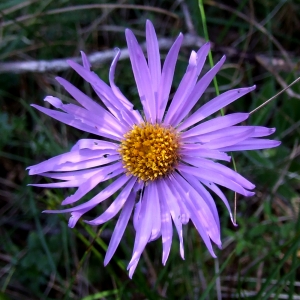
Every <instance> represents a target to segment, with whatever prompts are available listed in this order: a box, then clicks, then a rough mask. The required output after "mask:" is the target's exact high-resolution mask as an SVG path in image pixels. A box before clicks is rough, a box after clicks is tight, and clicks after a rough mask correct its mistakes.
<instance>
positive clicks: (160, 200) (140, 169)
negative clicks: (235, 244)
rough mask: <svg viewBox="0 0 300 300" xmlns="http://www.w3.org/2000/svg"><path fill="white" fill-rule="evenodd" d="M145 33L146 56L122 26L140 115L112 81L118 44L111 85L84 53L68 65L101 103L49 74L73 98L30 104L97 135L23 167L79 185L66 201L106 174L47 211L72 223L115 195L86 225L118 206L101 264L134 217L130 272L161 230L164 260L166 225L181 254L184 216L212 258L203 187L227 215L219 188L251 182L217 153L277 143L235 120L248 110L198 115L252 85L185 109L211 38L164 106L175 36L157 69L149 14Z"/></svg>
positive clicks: (214, 227) (210, 212)
mask: <svg viewBox="0 0 300 300" xmlns="http://www.w3.org/2000/svg"><path fill="white" fill-rule="evenodd" d="M146 39H147V57H148V60H146V58H145V56H144V54H143V51H142V49H141V47H140V46H139V44H138V42H137V40H136V38H135V36H134V35H133V33H132V32H131V31H130V30H129V29H127V30H126V40H127V45H128V50H129V55H130V61H131V65H132V70H133V74H134V78H135V81H136V84H137V89H138V93H139V97H140V100H141V103H142V106H143V112H139V111H137V110H134V108H133V105H132V104H131V103H130V102H129V101H128V100H127V98H126V97H125V96H124V95H123V94H122V93H121V91H120V90H119V88H118V87H117V86H116V85H115V82H114V74H115V68H116V65H117V62H118V59H119V57H120V50H119V49H118V50H117V52H116V56H115V58H114V60H113V62H112V65H111V67H110V71H109V83H110V86H109V85H107V84H106V83H105V82H103V81H102V80H101V79H100V78H99V77H98V76H97V75H96V74H95V73H94V72H92V71H91V70H90V64H89V62H88V59H87V57H86V55H85V54H84V53H81V54H82V60H83V66H81V65H79V64H77V63H75V62H73V61H69V62H68V63H69V65H70V66H71V67H72V68H73V69H74V70H75V71H76V72H77V73H78V74H79V75H80V76H81V77H82V78H84V79H85V80H86V81H87V82H89V83H90V84H91V86H92V87H93V89H94V91H95V92H96V94H97V95H98V96H99V98H100V99H101V100H102V101H103V103H104V104H105V106H106V108H103V107H102V106H100V105H98V104H97V103H96V102H94V101H93V100H92V99H91V98H89V97H88V96H87V95H85V94H83V93H82V92H81V91H80V90H78V89H77V88H76V87H75V86H73V85H72V84H71V83H69V82H68V81H66V80H65V79H63V78H60V77H58V78H56V79H57V81H58V82H59V83H60V84H61V85H62V86H63V87H64V88H65V89H66V90H67V91H68V92H69V93H70V95H71V96H72V97H74V99H75V100H77V102H79V105H74V104H63V103H62V102H61V100H60V99H58V98H56V97H52V96H47V97H46V98H45V101H47V102H49V103H50V104H52V105H53V106H54V107H55V108H57V109H60V111H57V110H52V109H47V108H44V107H41V106H38V105H32V106H33V107H35V108H36V109H38V110H40V111H41V112H43V113H45V114H47V115H49V116H51V117H52V118H54V119H56V120H59V121H61V122H63V123H65V124H68V125H71V126H73V127H75V128H78V129H80V130H82V131H85V132H89V133H92V134H94V135H96V136H99V139H82V140H79V141H78V142H77V143H76V144H75V145H74V146H73V148H72V149H71V151H70V152H67V153H64V154H61V155H58V156H56V157H53V158H50V159H48V160H46V161H44V162H42V163H40V164H37V165H34V166H31V167H29V168H28V169H29V170H30V171H29V174H30V175H35V174H39V175H41V176H45V177H49V178H54V179H58V180H60V181H59V182H55V183H46V184H33V185H34V186H39V187H44V188H66V187H77V188H78V189H77V191H76V192H75V193H74V194H73V195H71V196H69V197H67V198H66V199H65V200H64V201H63V202H62V205H66V204H74V203H75V202H77V201H79V200H80V199H81V198H82V197H83V196H84V195H86V194H87V193H88V192H89V191H91V190H92V189H93V188H94V187H96V186H97V185H98V184H100V183H101V182H105V181H107V180H110V179H114V180H113V182H112V183H111V184H109V185H108V186H107V187H106V188H104V189H103V190H102V191H101V192H100V193H98V194H97V195H96V196H94V197H93V198H92V199H90V200H89V201H87V202H85V203H83V204H80V205H77V206H72V207H70V208H67V209H63V210H50V211H49V210H47V211H45V212H46V213H71V217H70V220H69V226H70V227H74V226H75V224H76V222H77V221H78V219H79V218H80V217H81V216H82V215H84V214H85V213H86V212H88V211H89V210H91V209H93V208H94V207H95V206H97V205H99V204H100V203H101V202H102V201H105V200H107V199H109V197H110V196H111V195H113V194H114V193H116V192H119V194H118V196H117V197H116V199H115V200H114V201H113V202H112V203H111V204H110V206H109V207H108V209H107V210H106V211H105V212H103V213H102V214H101V215H100V216H99V217H97V218H95V219H94V220H91V221H85V222H86V223H88V224H91V225H100V224H103V223H105V222H106V221H108V220H110V219H111V218H113V217H114V216H116V215H117V214H118V213H119V212H120V211H121V213H120V216H119V219H118V221H117V224H116V227H115V229H114V232H113V235H112V237H111V240H110V243H109V246H108V250H107V253H106V256H105V260H104V264H105V265H106V264H108V262H109V261H110V259H111V258H112V256H113V255H114V253H115V251H116V248H117V247H118V245H119V243H120V240H121V238H122V236H123V234H124V231H125V228H126V226H127V224H128V221H129V219H130V216H131V215H132V214H133V224H134V228H135V232H136V236H135V242H134V247H133V254H132V258H131V260H130V262H129V265H128V269H129V276H130V277H132V275H133V273H134V271H135V268H136V266H137V264H138V261H139V259H140V256H141V254H142V252H143V250H144V248H145V246H146V244H147V243H148V242H150V241H153V240H155V239H158V238H159V237H161V238H162V247H163V254H162V263H163V264H165V263H166V261H167V259H168V256H169V252H170V248H171V243H172V235H173V225H172V224H173V223H174V225H175V228H176V231H177V234H178V236H179V240H180V254H181V257H182V258H184V247H183V236H182V225H184V224H187V223H188V222H189V220H191V221H192V222H193V223H194V225H195V227H196V229H197V230H198V232H199V234H200V235H201V237H202V239H203V241H204V243H205V245H206V246H207V248H208V250H209V252H210V253H211V255H212V256H213V257H216V256H215V253H214V250H213V247H212V242H214V243H215V244H216V245H217V246H218V247H220V248H221V239H220V223H219V216H218V212H217V209H216V205H215V202H214V199H213V197H212V196H211V194H210V192H211V191H213V192H214V193H215V194H217V195H218V196H219V198H221V200H222V201H223V202H224V204H225V206H226V207H227V209H228V211H229V213H230V217H231V220H232V222H233V218H232V214H231V210H230V206H229V203H228V200H227V199H226V197H225V195H224V194H223V192H222V191H221V190H220V188H219V187H218V185H220V186H223V187H227V188H229V189H231V190H233V191H234V192H237V193H239V194H242V195H244V196H246V197H248V196H252V195H253V194H254V193H253V192H251V191H249V190H253V189H254V187H255V186H254V185H253V184H252V183H251V182H249V181H248V180H247V179H245V178H244V177H242V176H241V175H239V174H238V173H236V172H235V171H233V170H231V169H230V168H228V167H226V166H225V165H223V164H220V163H218V162H216V160H223V161H226V162H229V161H230V156H229V155H228V154H227V153H226V152H228V151H230V152H231V151H238V150H256V149H266V148H272V147H276V146H278V145H279V144H280V142H278V141H274V140H269V139H262V138H261V137H264V136H268V135H270V134H272V133H273V132H274V131H275V129H274V128H266V127H260V126H237V124H238V123H240V122H243V121H245V120H247V118H248V117H249V114H248V113H232V114H228V115H225V116H219V117H216V118H213V119H210V120H205V119H206V118H207V117H209V116H211V115H212V114H213V113H215V112H218V111H219V110H220V109H222V108H223V107H225V106H226V105H228V104H230V103H232V102H233V101H235V100H237V99H238V98H240V97H242V96H243V95H245V94H247V93H249V92H250V91H253V90H254V89H255V86H253V87H249V88H239V89H234V90H230V91H227V92H225V93H223V94H221V95H219V96H217V97H215V98H214V99H212V100H211V101H209V102H208V103H206V104H204V105H203V106H201V107H200V108H198V109H197V110H195V112H193V113H191V110H192V108H193V107H194V106H195V104H196V103H197V101H198V99H199V98H200V97H201V96H202V94H203V93H204V92H205V90H206V88H207V87H208V85H209V84H210V83H211V81H212V79H213V77H214V76H215V75H216V73H217V72H218V71H219V70H220V68H221V67H222V65H223V63H224V61H225V56H223V57H222V58H221V60H220V61H219V62H218V63H217V64H216V65H215V66H214V67H213V68H212V69H211V70H210V71H209V72H207V73H206V74H205V75H203V76H202V77H201V78H200V79H199V80H198V77H199V74H200V72H201V70H202V68H203V65H204V63H205V60H206V57H207V54H208V52H209V49H210V45H209V43H206V44H205V45H204V46H203V47H201V48H200V49H199V50H198V52H195V51H192V53H191V56H190V59H189V64H188V67H187V70H186V73H185V74H184V76H183V78H182V80H181V82H180V84H179V87H178V89H177V91H176V93H175V94H174V97H173V99H172V101H170V104H169V107H168V108H167V104H168V99H169V96H170V90H171V85H172V80H173V75H174V69H175V65H176V61H177V57H178V52H179V49H180V45H181V42H182V40H183V35H182V34H180V35H179V36H178V38H177V39H176V41H175V42H174V44H173V46H172V47H171V49H170V51H169V53H168V55H167V57H166V60H165V62H164V64H163V67H161V61H160V54H159V47H158V41H157V37H156V34H155V30H154V28H153V25H152V23H151V22H150V21H147V24H146Z"/></svg>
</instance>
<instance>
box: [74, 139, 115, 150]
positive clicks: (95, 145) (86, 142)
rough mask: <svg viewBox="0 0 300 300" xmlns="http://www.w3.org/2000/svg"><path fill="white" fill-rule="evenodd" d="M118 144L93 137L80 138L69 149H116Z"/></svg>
mask: <svg viewBox="0 0 300 300" xmlns="http://www.w3.org/2000/svg"><path fill="white" fill-rule="evenodd" d="M119 146H120V145H119V144H116V143H112V142H107V141H103V140H95V139H81V140H78V141H77V143H76V144H75V145H74V146H73V147H72V149H71V151H77V150H80V149H90V150H105V149H118V148H119Z"/></svg>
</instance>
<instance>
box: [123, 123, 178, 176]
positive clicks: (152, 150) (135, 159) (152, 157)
mask: <svg viewBox="0 0 300 300" xmlns="http://www.w3.org/2000/svg"><path fill="white" fill-rule="evenodd" d="M178 150H179V136H178V134H177V133H176V131H175V129H174V128H172V127H164V126H163V125H161V124H157V123H156V124H151V123H142V124H139V125H134V126H133V129H131V130H130V131H128V132H127V133H126V134H125V135H124V140H123V141H122V142H121V145H120V148H119V152H120V154H121V157H122V161H123V164H124V168H125V169H126V170H127V174H128V175H134V176H136V177H138V178H139V180H142V181H149V180H150V181H153V180H155V179H158V178H160V177H162V176H165V175H167V174H169V173H170V172H172V171H173V170H174V166H175V165H176V164H177V162H178V159H179V156H178Z"/></svg>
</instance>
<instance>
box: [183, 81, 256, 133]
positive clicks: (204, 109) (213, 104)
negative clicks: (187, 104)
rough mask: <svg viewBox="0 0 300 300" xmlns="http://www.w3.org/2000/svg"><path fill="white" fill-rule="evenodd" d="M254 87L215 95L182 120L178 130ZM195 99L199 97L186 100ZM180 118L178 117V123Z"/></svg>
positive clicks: (217, 109) (201, 118)
mask: <svg viewBox="0 0 300 300" xmlns="http://www.w3.org/2000/svg"><path fill="white" fill-rule="evenodd" d="M203 78H204V77H203ZM200 81H201V80H200ZM200 81H199V83H200ZM199 83H198V84H199ZM198 84H197V85H198ZM197 85H196V87H195V93H196V88H197ZM254 89H255V85H254V86H252V87H249V88H241V89H235V90H230V91H227V92H225V93H223V94H221V95H219V96H217V97H215V98H214V99H212V100H210V101H209V102H208V103H206V104H204V105H203V106H201V107H200V108H199V109H198V110H197V111H196V112H194V113H193V114H192V115H191V116H189V117H188V118H187V119H186V120H184V121H183V122H182V124H180V125H179V127H178V130H180V131H181V130H184V129H186V128H188V127H190V126H191V125H193V124H195V123H198V122H200V121H202V120H203V119H205V118H206V117H208V116H210V115H211V114H213V113H215V112H217V111H219V110H220V109H222V108H223V107H225V106H226V105H228V104H230V103H232V102H234V101H235V100H237V99H239V98H240V97H242V96H244V95H246V94H247V93H249V92H251V91H253V90H254ZM197 96H198V95H197ZM195 99H199V97H198V98H197V97H195V98H193V100H190V99H188V101H195ZM188 112H189V110H188V111H187V113H188ZM182 115H184V114H182ZM181 120H182V119H181ZM181 120H180V119H178V123H179V122H180V121H181Z"/></svg>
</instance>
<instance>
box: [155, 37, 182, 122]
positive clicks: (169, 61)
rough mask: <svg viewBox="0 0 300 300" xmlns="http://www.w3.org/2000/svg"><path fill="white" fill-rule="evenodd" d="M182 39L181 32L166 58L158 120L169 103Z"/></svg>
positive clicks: (160, 89) (159, 96) (160, 91)
mask: <svg viewBox="0 0 300 300" xmlns="http://www.w3.org/2000/svg"><path fill="white" fill-rule="evenodd" d="M182 40H183V35H182V34H181V33H180V34H179V36H178V38H177V39H176V41H175V42H174V44H173V45H172V47H171V49H170V51H169V52H168V54H167V57H166V60H165V62H164V66H163V69H162V74H161V80H160V85H159V89H158V107H157V111H158V115H157V122H161V121H162V118H163V115H164V112H165V109H166V106H167V103H168V99H169V95H170V90H171V86H172V81H173V76H174V70H175V65H176V62H177V57H178V53H179V49H180V46H181V43H182Z"/></svg>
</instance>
